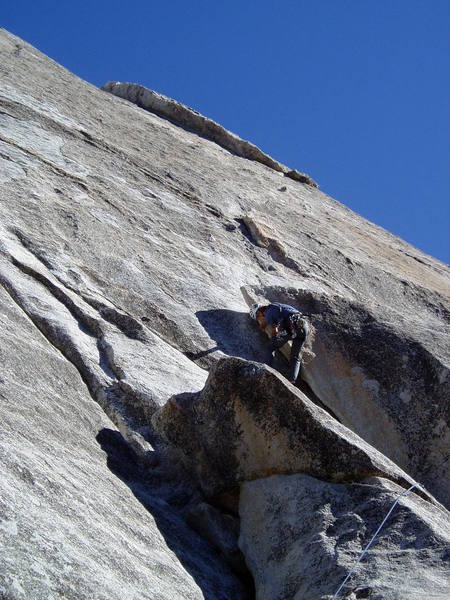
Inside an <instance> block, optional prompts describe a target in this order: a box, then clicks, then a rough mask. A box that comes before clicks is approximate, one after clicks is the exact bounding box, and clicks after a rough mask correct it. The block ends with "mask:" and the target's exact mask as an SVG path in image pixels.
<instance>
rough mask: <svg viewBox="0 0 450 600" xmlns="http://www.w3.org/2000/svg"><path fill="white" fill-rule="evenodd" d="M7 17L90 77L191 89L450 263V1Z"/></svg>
mask: <svg viewBox="0 0 450 600" xmlns="http://www.w3.org/2000/svg"><path fill="white" fill-rule="evenodd" d="M0 16H1V24H2V26H3V27H5V28H6V29H8V30H9V31H11V32H12V33H15V34H16V35H18V36H19V37H22V38H23V39H25V40H26V41H28V42H30V43H31V44H33V45H34V46H36V47H37V48H39V49H40V50H41V51H42V52H44V53H45V54H48V55H49V56H51V57H52V58H53V59H55V60H56V61H58V62H59V63H61V64H62V65H64V66H65V67H67V68H68V69H70V70H71V71H73V72H74V73H76V74H77V75H79V76H80V77H82V78H83V79H86V80H87V81H90V82H92V83H94V84H96V85H102V84H103V83H105V82H106V81H107V80H110V79H113V80H121V81H132V82H138V83H141V84H143V85H146V86H148V87H150V88H152V89H154V90H157V91H159V92H161V93H163V94H166V95H168V96H171V97H173V98H175V99H177V100H180V101H182V102H184V103H185V104H188V105H189V106H192V107H193V108H195V109H197V110H198V111H200V112H201V113H203V114H205V115H207V116H209V117H211V118H213V119H215V120H216V121H218V122H219V123H221V124H222V125H224V126H225V127H227V128H228V129H230V130H232V131H234V132H235V133H237V134H239V135H240V136H241V137H244V138H246V139H249V140H251V141H252V142H254V143H255V144H257V145H258V146H260V147H261V148H262V149H263V150H264V151H266V152H268V153H269V154H271V155H272V156H273V157H274V158H276V159H278V160H280V161H282V162H284V163H286V164H288V165H289V166H292V167H295V168H297V169H299V170H300V171H306V172H307V173H309V174H310V175H311V176H312V177H313V178H314V179H316V180H317V181H318V182H319V185H320V187H321V189H322V190H323V191H325V192H326V193H328V194H330V195H331V196H333V197H335V198H336V199H338V200H340V201H341V202H343V203H345V204H346V205H347V206H349V207H350V208H352V209H353V210H355V211H356V212H358V213H360V214H362V215H364V216H365V217H367V218H368V219H370V220H372V221H374V222H375V223H377V224H379V225H381V226H383V227H385V228H386V229H388V230H389V231H391V232H392V233H395V234H397V235H400V236H401V237H403V238H404V239H406V240H407V241H409V242H410V243H412V244H414V245H415V246H417V247H418V248H420V249H421V250H423V251H424V252H427V253H429V254H432V255H433V256H435V257H437V258H440V259H441V260H443V261H444V262H450V241H449V240H450V234H449V230H450V198H449V191H450V169H449V166H450V165H449V132H450V111H449V98H450V37H449V31H450V0H422V1H420V0H308V1H305V0H296V1H295V0H292V1H283V0H279V1H275V0H273V1H269V0H227V1H220V0H217V1H214V0H209V1H207V0H186V1H181V0H173V1H171V0H166V2H161V0H158V1H154V0H136V1H133V0H129V1H128V2H123V1H119V0H108V1H105V0H97V1H92V2H88V1H83V2H81V1H77V2H76V1H73V0H72V1H70V2H67V1H64V0H59V1H56V0H40V1H38V0H33V1H32V0H28V1H26V0H10V1H9V2H7V1H5V2H3V6H2V8H1V9H0Z"/></svg>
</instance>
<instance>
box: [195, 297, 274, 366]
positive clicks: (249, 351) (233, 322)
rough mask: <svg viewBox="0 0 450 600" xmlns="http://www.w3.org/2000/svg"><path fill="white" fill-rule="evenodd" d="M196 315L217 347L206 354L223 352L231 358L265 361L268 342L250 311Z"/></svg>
mask: <svg viewBox="0 0 450 600" xmlns="http://www.w3.org/2000/svg"><path fill="white" fill-rule="evenodd" d="M195 316H196V317H197V319H198V320H199V323H200V325H201V326H202V327H203V329H204V330H205V331H206V333H207V334H208V335H209V337H210V338H211V339H212V340H214V341H215V342H216V344H217V346H216V347H215V348H213V349H210V350H207V351H203V352H207V353H210V352H213V351H215V350H220V351H221V352H223V353H224V354H227V355H228V356H238V357H239V358H245V359H246V360H255V361H258V362H264V361H265V359H266V358H267V349H268V347H269V340H268V338H267V337H266V336H265V334H263V333H262V332H260V331H259V330H258V328H257V326H256V324H255V323H254V322H253V321H252V320H251V319H250V317H249V315H248V313H247V312H238V311H235V310H228V309H225V308H218V309H212V310H199V311H197V312H196V313H195ZM199 354H201V353H199ZM193 360H195V358H193Z"/></svg>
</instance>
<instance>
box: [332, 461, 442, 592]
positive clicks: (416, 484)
mask: <svg viewBox="0 0 450 600" xmlns="http://www.w3.org/2000/svg"><path fill="white" fill-rule="evenodd" d="M449 459H450V455H448V456H447V457H445V458H444V460H443V461H442V462H441V463H440V464H439V465H438V466H437V468H436V470H437V469H439V468H440V467H442V465H443V464H444V463H446V462H447V461H448V460H449ZM416 487H417V488H419V489H420V490H421V491H422V492H425V490H424V489H423V487H422V486H421V485H420V484H419V483H418V482H416V483H414V484H413V485H412V486H411V487H409V488H408V489H407V490H404V491H403V492H402V493H401V494H399V495H398V496H397V498H396V500H395V502H394V504H393V505H392V506H391V508H390V509H389V512H388V513H387V515H386V516H385V517H384V519H383V520H382V521H381V524H380V526H379V527H378V529H377V530H376V531H375V533H374V534H373V536H372V539H371V540H370V542H369V543H368V544H367V546H366V547H365V548H364V550H363V551H362V553H361V554H360V556H359V558H358V559H357V561H356V562H355V563H354V565H353V567H352V568H351V569H350V571H349V573H348V575H347V577H346V578H345V579H344V581H343V582H342V583H341V585H340V586H339V587H338V589H337V591H336V593H335V594H334V596H333V598H332V600H336V598H337V597H338V596H339V594H340V592H341V590H342V588H343V587H344V585H345V584H346V583H347V581H348V580H349V579H350V577H351V576H352V575H353V573H354V571H355V569H356V567H357V566H358V565H359V563H360V562H361V561H362V559H363V558H364V556H365V554H366V552H367V551H368V549H369V548H370V546H371V545H372V544H373V542H374V541H375V538H376V537H377V535H378V534H379V533H380V531H381V529H382V527H383V525H384V524H385V523H386V521H387V520H388V518H389V515H390V514H391V513H392V511H393V510H394V508H395V507H396V506H397V504H398V501H399V500H400V498H402V497H403V496H407V495H408V494H409V493H410V492H412V491H413V489H414V488H416Z"/></svg>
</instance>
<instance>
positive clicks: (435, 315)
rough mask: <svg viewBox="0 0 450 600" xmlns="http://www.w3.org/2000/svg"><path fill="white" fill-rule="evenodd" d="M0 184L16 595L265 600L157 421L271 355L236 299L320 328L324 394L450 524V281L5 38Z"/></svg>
mask: <svg viewBox="0 0 450 600" xmlns="http://www.w3.org/2000/svg"><path fill="white" fill-rule="evenodd" d="M200 133H201V132H200ZM298 168H299V169H301V165H298ZM314 175H315V174H314ZM292 177H294V179H293V178H292ZM318 179H319V180H320V177H318ZM0 183H1V187H0V215H1V218H0V295H1V303H0V319H1V327H0V336H1V338H2V340H1V345H0V367H1V370H0V398H1V402H0V427H1V439H0V453H1V457H2V458H1V461H0V465H1V466H0V469H1V473H0V477H1V482H2V483H1V488H0V517H1V524H0V536H1V544H2V549H4V552H2V553H1V554H0V590H1V594H3V595H5V596H6V597H8V598H9V597H12V598H27V599H28V598H30V597H33V594H34V595H35V597H49V598H50V597H55V598H57V597H77V598H92V597H96V598H108V599H109V598H115V597H117V598H119V597H120V598H122V597H124V596H128V597H139V598H152V599H154V598H167V599H170V600H172V599H174V598H180V599H181V598H183V599H185V598H202V597H204V598H208V599H211V600H212V599H215V598H227V599H228V598H245V597H246V596H248V595H249V594H250V596H251V594H252V593H253V592H252V589H251V585H249V582H248V578H246V577H245V576H243V575H242V572H240V571H239V569H235V570H234V571H233V570H232V568H231V567H230V562H229V561H228V562H227V561H226V560H225V559H224V555H223V554H222V555H221V554H220V551H219V550H218V549H217V544H216V547H215V546H214V544H213V543H212V540H221V539H222V540H226V539H228V538H227V534H226V532H225V531H224V532H223V535H222V534H221V532H220V531H218V532H216V533H214V535H213V533H212V532H211V531H209V532H205V533H204V534H203V535H200V534H199V533H197V532H195V531H194V529H193V528H192V527H190V526H189V525H188V523H187V519H186V515H188V514H193V512H192V511H193V510H194V507H196V506H201V505H202V502H204V501H205V498H204V497H203V495H202V493H201V491H200V490H199V489H198V488H197V487H196V483H195V481H194V479H193V478H190V477H189V473H186V471H184V470H183V469H182V467H181V465H179V464H178V463H177V462H174V461H172V462H171V460H172V458H173V456H174V455H173V453H172V449H171V448H170V447H167V445H165V444H164V443H163V442H162V441H161V439H160V438H158V436H155V434H154V431H153V429H152V426H151V418H152V415H154V413H155V412H156V411H158V410H159V409H160V408H161V407H163V406H164V405H165V403H166V402H167V400H168V399H169V398H170V397H172V396H174V395H179V394H183V393H184V394H186V393H187V394H190V393H195V392H198V391H200V390H201V389H202V388H203V387H204V384H205V381H206V379H207V376H208V373H207V369H209V368H210V367H211V366H212V365H214V364H215V363H216V362H217V360H218V359H220V358H223V357H224V356H230V355H233V356H237V357H240V358H242V359H245V360H250V361H257V362H258V361H261V360H262V359H263V357H264V356H265V348H266V344H267V339H266V338H265V336H263V335H262V334H260V333H259V332H258V331H256V330H255V328H254V325H253V323H251V322H250V320H249V318H248V315H247V306H246V304H245V302H244V300H243V298H242V294H241V292H240V287H241V286H247V287H248V289H250V290H252V292H253V293H255V294H256V295H258V297H259V298H261V299H262V298H266V299H270V300H282V301H283V300H288V301H290V302H291V303H293V304H295V305H296V306H297V307H298V308H300V309H302V310H304V312H305V313H307V314H308V315H309V316H310V317H311V318H312V320H313V323H314V325H315V327H316V329H317V332H318V335H317V337H316V342H315V347H314V352H315V354H316V359H315V360H314V361H311V362H310V363H308V365H306V366H305V368H304V371H303V375H304V378H305V379H306V380H307V381H308V383H309V385H310V388H311V390H312V391H311V398H312V399H314V394H315V395H316V399H317V400H318V401H320V402H322V403H323V404H324V405H326V406H327V407H328V408H329V409H330V410H331V412H332V413H333V414H335V415H336V416H337V417H338V418H339V420H340V421H341V423H342V424H343V425H344V426H347V427H349V428H350V429H352V430H353V431H354V432H355V433H356V434H357V435H358V436H359V437H360V438H362V439H364V440H365V441H366V442H369V443H370V444H371V445H373V446H374V447H375V448H376V449H377V450H379V451H381V452H382V453H383V454H385V455H386V456H387V457H389V458H390V459H392V460H393V461H394V462H396V463H397V465H398V467H399V468H401V469H403V471H405V472H406V473H407V476H408V478H411V477H412V478H418V479H419V480H420V481H421V482H422V483H423V484H425V486H426V487H427V489H428V491H429V492H431V493H433V494H434V495H435V496H436V498H437V499H438V500H439V501H441V502H443V503H445V504H446V505H447V506H449V504H450V498H449V496H448V494H449V491H448V490H449V486H448V484H447V483H446V482H448V480H449V469H450V463H449V462H447V463H446V462H445V459H446V457H447V456H448V454H449V428H448V422H449V415H448V411H449V403H448V398H449V390H448V365H449V356H448V352H449V350H448V343H447V341H448V333H449V320H448V315H449V298H448V296H449V269H448V267H447V266H445V265H443V264H442V263H440V262H439V261H437V260H435V259H433V258H431V257H429V256H426V255H424V254H423V253H421V252H419V251H418V250H416V249H415V248H413V247H411V246H410V245H408V244H406V243H405V242H403V241H402V240H400V239H398V238H396V237H394V236H392V235H390V234H389V233H387V232H386V231H384V230H382V229H380V228H378V227H376V226H375V225H373V224H371V223H369V222H367V221H366V220H364V219H362V218H361V217H359V216H358V215H356V214H354V213H353V212H351V211H350V210H348V209H347V208H345V207H344V206H343V205H341V204H339V203H338V202H336V201H334V200H332V199H331V198H329V197H328V196H326V195H325V194H323V193H322V192H320V191H319V190H318V189H316V188H314V187H313V186H311V185H307V184H305V183H302V182H301V181H297V180H295V174H291V175H290V176H285V173H284V172H283V170H281V171H278V170H276V169H274V168H272V167H271V166H267V165H265V164H262V163H261V162H257V161H255V160H249V159H248V158H244V157H243V156H239V155H238V154H236V153H235V152H233V153H232V152H229V151H228V150H226V149H225V148H223V147H222V146H220V145H218V144H216V143H215V142H213V141H211V140H209V139H206V138H205V137H204V135H203V134H202V135H198V133H196V132H195V131H194V130H192V129H190V130H189V129H187V128H183V127H179V126H177V125H175V124H174V123H173V122H171V121H169V120H166V119H164V118H161V117H160V116H158V115H156V114H153V113H151V112H148V111H147V110H143V109H142V108H139V107H138V106H136V105H134V104H132V103H130V102H128V101H126V100H123V99H120V98H117V97H116V96H113V95H112V94H109V93H107V92H105V91H102V90H99V89H97V88H95V87H93V86H91V85H89V84H87V83H86V82H83V81H82V80H80V79H79V78H77V77H75V76H74V75H72V74H71V73H69V72H68V71H67V70H65V69H64V68H62V67H60V66H59V65H57V64H56V63H55V62H53V61H52V60H50V59H49V58H47V57H45V56H44V55H42V54H41V53H39V52H38V51H37V50H35V49H34V48H32V47H31V46H29V45H28V44H26V43H24V42H23V41H21V40H19V39H18V38H16V37H14V36H12V35H10V34H8V33H7V32H5V31H1V32H0ZM279 381H281V382H283V380H282V379H281V378H280V379H279ZM282 385H283V386H284V383H282ZM330 427H331V426H330ZM333 427H334V428H335V427H336V425H333ZM333 427H331V430H333ZM321 441H322V443H323V440H320V439H318V443H319V444H320V442H321ZM383 460H384V459H383ZM395 468H397V467H395ZM405 485H406V484H405ZM238 491H239V490H238ZM424 502H427V503H428V504H429V505H430V506H436V504H435V503H434V502H433V501H431V502H429V501H427V500H424ZM383 506H384V505H383ZM216 508H217V507H216ZM191 509H192V510H191ZM430 510H433V509H431V508H430ZM194 512H195V511H194ZM347 512H348V515H349V519H351V514H352V508H351V507H350V506H349V507H348V511H347ZM345 514H347V513H345V510H344V516H343V519H344V518H345ZM443 514H444V515H446V514H447V513H445V512H444V513H443ZM380 516H382V515H380ZM226 517H227V515H224V518H221V517H220V518H217V519H216V520H215V522H214V526H213V525H211V528H214V527H219V528H220V527H222V525H220V524H221V523H226V522H227V518H226ZM443 518H447V517H445V516H444V517H443ZM205 522H206V521H205ZM280 526H281V521H280ZM199 529H200V528H199ZM214 543H216V542H214ZM230 544H231V542H230ZM358 550H359V546H355V548H354V551H355V552H357V551H358ZM399 560H400V561H401V560H403V558H399ZM405 560H406V559H405ZM404 564H405V565H406V564H407V563H406V562H405V563H404ZM406 572H407V570H406V566H405V573H406Z"/></svg>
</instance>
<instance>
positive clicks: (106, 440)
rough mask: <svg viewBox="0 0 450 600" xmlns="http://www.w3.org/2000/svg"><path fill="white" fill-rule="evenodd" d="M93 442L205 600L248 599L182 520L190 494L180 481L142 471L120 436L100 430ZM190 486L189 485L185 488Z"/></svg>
mask: <svg viewBox="0 0 450 600" xmlns="http://www.w3.org/2000/svg"><path fill="white" fill-rule="evenodd" d="M96 440H97V442H98V443H99V445H100V446H101V448H102V450H103V451H104V452H105V453H106V455H107V466H108V468H109V469H110V471H111V472H112V473H114V475H116V476H117V477H119V479H121V480H122V481H123V482H124V483H125V484H126V485H127V486H128V487H129V488H130V490H131V491H132V492H133V494H134V496H135V497H136V498H137V500H139V502H140V503H141V504H142V505H143V506H144V508H145V509H146V510H148V511H149V512H150V513H151V515H152V517H153V518H154V520H155V523H156V526H157V528H158V530H159V531H160V533H161V534H162V536H163V537H164V539H165V542H166V544H167V546H168V547H169V548H170V550H172V552H174V554H175V555H176V556H177V558H178V560H179V561H180V563H181V564H182V565H183V567H184V568H185V569H186V571H187V572H188V573H189V574H190V575H191V577H192V578H193V579H194V580H195V582H196V584H197V585H198V586H199V588H200V589H201V590H202V593H203V596H204V598H205V599H206V600H217V599H223V600H226V599H227V598H229V597H230V594H231V595H232V597H235V598H242V599H244V600H245V599H247V598H249V596H248V594H247V592H246V591H245V587H246V586H245V587H244V585H243V584H242V582H240V581H239V579H238V578H237V577H236V576H235V575H234V574H233V573H232V572H231V571H230V569H229V568H228V566H227V565H226V564H225V563H224V562H223V561H222V560H221V559H220V558H219V557H218V555H217V553H216V552H215V550H214V549H213V548H212V547H211V546H210V545H209V543H208V542H206V541H205V539H204V538H202V537H200V536H199V535H198V534H197V533H196V532H195V531H193V530H192V529H191V528H190V527H189V526H188V525H187V523H186V521H185V520H184V519H183V517H182V516H181V515H182V509H183V508H184V507H185V506H186V504H187V503H188V502H189V500H190V499H191V495H192V492H190V490H189V489H186V486H185V485H183V482H181V481H180V482H176V481H169V477H168V475H167V473H166V474H164V473H162V472H161V469H160V470H158V469H155V471H154V472H152V471H149V470H148V468H144V467H143V466H142V465H141V464H140V462H139V459H138V457H137V456H136V454H135V453H134V451H133V450H132V448H131V447H130V446H129V444H128V443H127V442H126V440H125V439H124V438H123V436H122V435H121V433H119V432H118V431H114V430H112V429H106V428H104V429H102V430H100V431H99V433H98V434H97V436H96ZM187 487H189V486H187Z"/></svg>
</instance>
